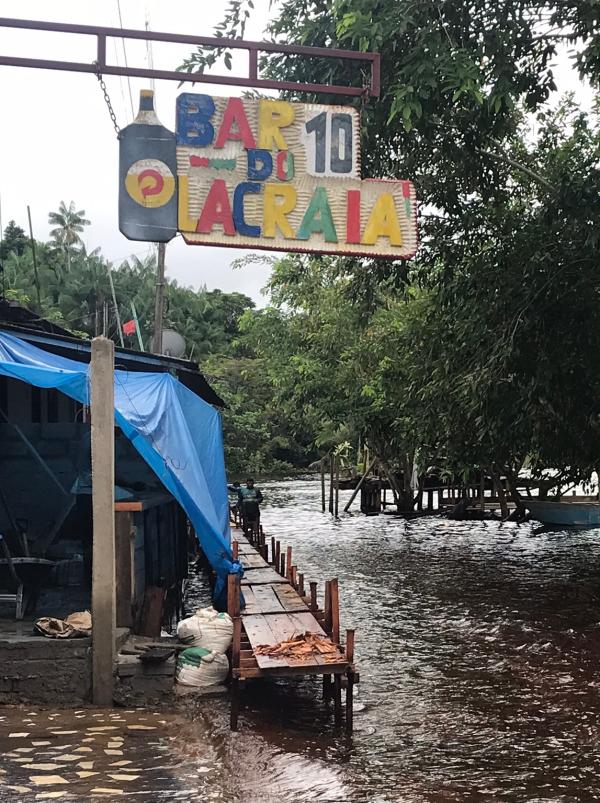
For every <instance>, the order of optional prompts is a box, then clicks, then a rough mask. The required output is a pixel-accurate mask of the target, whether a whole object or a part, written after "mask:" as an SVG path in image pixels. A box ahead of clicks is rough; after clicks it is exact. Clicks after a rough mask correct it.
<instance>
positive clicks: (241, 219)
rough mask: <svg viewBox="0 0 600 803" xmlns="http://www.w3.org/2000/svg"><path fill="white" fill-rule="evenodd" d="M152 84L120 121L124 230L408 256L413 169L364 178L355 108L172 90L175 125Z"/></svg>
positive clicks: (139, 236)
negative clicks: (408, 176)
mask: <svg viewBox="0 0 600 803" xmlns="http://www.w3.org/2000/svg"><path fill="white" fill-rule="evenodd" d="M151 95H152V93H149V92H143V93H142V97H141V100H140V112H139V114H138V116H137V117H136V119H135V120H134V122H133V123H132V124H131V125H129V126H127V128H126V129H124V130H123V132H122V133H121V142H120V192H119V227H120V229H121V231H122V232H123V234H125V236H126V237H129V238H130V239H133V240H144V241H155V242H166V241H168V240H170V239H171V238H172V237H173V236H174V235H175V233H176V232H177V231H180V232H181V234H182V235H183V237H184V239H185V240H186V242H188V243H191V244H198V245H214V246H232V247H237V248H247V249H271V250H276V251H305V252H312V253H318V254H324V253H331V254H355V255H359V256H365V257H388V258H392V259H408V258H410V257H411V256H413V255H414V253H415V251H416V249H417V201H416V197H415V191H414V187H413V185H412V184H411V182H410V181H389V180H379V179H368V180H364V181H363V180H361V177H360V175H361V173H360V141H359V137H360V128H359V122H360V121H359V115H358V112H357V111H356V109H353V108H349V107H344V106H326V105H319V104H308V103H291V102H288V101H284V100H275V99H271V98H238V97H236V98H218V97H213V96H211V95H201V94H192V93H184V94H182V95H180V96H179V97H178V99H177V131H176V135H173V133H172V132H170V131H168V130H167V129H166V128H164V126H162V125H161V124H160V123H159V121H158V119H157V118H156V115H155V114H154V109H153V103H152V97H151Z"/></svg>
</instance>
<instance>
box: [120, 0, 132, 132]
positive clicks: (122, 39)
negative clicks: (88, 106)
mask: <svg viewBox="0 0 600 803" xmlns="http://www.w3.org/2000/svg"><path fill="white" fill-rule="evenodd" d="M117 11H118V12H119V25H120V27H121V30H123V17H122V16H121V0H117ZM121 42H122V43H123V58H124V60H125V67H127V68H128V67H129V65H128V64H127V48H126V47H125V38H124V37H122V38H121ZM127 86H128V88H129V102H130V104H131V119H132V120H133V119H134V118H135V112H134V110H133V95H132V94H131V80H130V78H129V76H127Z"/></svg>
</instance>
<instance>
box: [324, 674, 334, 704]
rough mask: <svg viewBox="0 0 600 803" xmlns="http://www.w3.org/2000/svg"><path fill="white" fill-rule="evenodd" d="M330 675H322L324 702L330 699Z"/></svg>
mask: <svg viewBox="0 0 600 803" xmlns="http://www.w3.org/2000/svg"><path fill="white" fill-rule="evenodd" d="M331 697H332V691H331V675H323V699H324V700H325V702H326V703H328V702H329V701H330V700H331Z"/></svg>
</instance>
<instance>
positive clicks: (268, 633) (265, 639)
mask: <svg viewBox="0 0 600 803" xmlns="http://www.w3.org/2000/svg"><path fill="white" fill-rule="evenodd" d="M243 625H244V629H245V631H246V634H247V636H248V638H249V639H250V644H251V645H252V647H253V649H256V647H260V646H261V645H263V644H277V641H276V639H275V636H274V635H273V631H272V630H271V628H270V627H269V625H268V620H267V617H265V616H260V615H256V616H245V617H244V619H243ZM256 661H257V663H258V666H259V667H260V668H261V669H264V670H274V669H284V668H285V667H287V665H288V663H287V661H286V660H285V659H284V658H270V657H269V656H267V655H256Z"/></svg>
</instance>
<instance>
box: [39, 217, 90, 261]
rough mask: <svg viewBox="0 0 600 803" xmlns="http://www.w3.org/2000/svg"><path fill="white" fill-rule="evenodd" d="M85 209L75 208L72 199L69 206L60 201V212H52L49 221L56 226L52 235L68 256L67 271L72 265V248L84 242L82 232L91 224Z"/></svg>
mask: <svg viewBox="0 0 600 803" xmlns="http://www.w3.org/2000/svg"><path fill="white" fill-rule="evenodd" d="M84 215H85V209H79V210H77V211H76V210H75V203H74V202H73V201H71V203H70V204H69V207H68V209H67V206H66V204H65V202H64V201H61V202H60V206H59V207H58V212H50V213H49V215H48V223H50V224H51V225H52V226H55V227H56V228H54V229H52V230H51V231H50V237H51V238H52V239H53V240H54V242H55V243H56V245H57V247H59V248H62V249H63V250H64V252H65V254H66V256H67V271H69V269H70V267H71V249H72V248H73V247H74V246H76V245H80V244H82V243H83V241H82V239H81V237H80V236H79V235H80V233H81V232H82V231H83V228H84V226H89V225H90V221H89V220H86V219H85V217H84Z"/></svg>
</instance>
